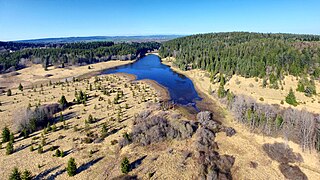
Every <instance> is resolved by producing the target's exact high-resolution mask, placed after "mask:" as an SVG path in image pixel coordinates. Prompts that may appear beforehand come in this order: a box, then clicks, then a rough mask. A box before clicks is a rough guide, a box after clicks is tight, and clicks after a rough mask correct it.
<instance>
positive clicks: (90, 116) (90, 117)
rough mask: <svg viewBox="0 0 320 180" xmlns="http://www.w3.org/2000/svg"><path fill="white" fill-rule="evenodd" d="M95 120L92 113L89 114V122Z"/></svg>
mask: <svg viewBox="0 0 320 180" xmlns="http://www.w3.org/2000/svg"><path fill="white" fill-rule="evenodd" d="M93 122H94V119H93V117H92V115H91V114H89V117H88V123H89V124H91V123H93Z"/></svg>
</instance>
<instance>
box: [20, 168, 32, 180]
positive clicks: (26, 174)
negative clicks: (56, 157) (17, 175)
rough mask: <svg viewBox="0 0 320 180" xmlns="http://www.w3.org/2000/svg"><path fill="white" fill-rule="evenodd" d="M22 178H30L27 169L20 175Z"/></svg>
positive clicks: (25, 179)
mask: <svg viewBox="0 0 320 180" xmlns="http://www.w3.org/2000/svg"><path fill="white" fill-rule="evenodd" d="M21 179H22V180H31V179H32V174H31V172H30V171H28V170H24V171H23V173H22V175H21Z"/></svg>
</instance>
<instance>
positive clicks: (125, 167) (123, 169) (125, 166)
mask: <svg viewBox="0 0 320 180" xmlns="http://www.w3.org/2000/svg"><path fill="white" fill-rule="evenodd" d="M129 171H130V162H129V160H128V158H127V157H125V158H123V160H122V162H121V172H122V173H124V174H128V173H129Z"/></svg>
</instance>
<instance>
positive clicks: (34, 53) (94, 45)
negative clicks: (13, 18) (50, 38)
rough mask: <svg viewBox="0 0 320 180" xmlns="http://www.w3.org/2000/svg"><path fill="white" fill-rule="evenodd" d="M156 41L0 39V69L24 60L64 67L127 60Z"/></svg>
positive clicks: (141, 53)
mask: <svg viewBox="0 0 320 180" xmlns="http://www.w3.org/2000/svg"><path fill="white" fill-rule="evenodd" d="M159 47H160V43H157V42H145V43H114V42H88V43H85V42H79V43H65V44H63V43H60V44H33V43H14V42H0V72H5V71H6V70H7V69H8V68H10V67H15V69H18V68H21V67H23V66H24V65H25V63H26V62H27V61H31V62H33V63H36V64H39V63H41V64H43V66H44V68H46V67H48V66H50V65H59V66H62V67H64V66H65V65H67V64H91V63H95V62H100V61H107V60H111V59H120V60H131V59H135V58H137V57H139V56H141V55H144V54H145V53H146V52H147V51H150V50H154V49H158V48H159Z"/></svg>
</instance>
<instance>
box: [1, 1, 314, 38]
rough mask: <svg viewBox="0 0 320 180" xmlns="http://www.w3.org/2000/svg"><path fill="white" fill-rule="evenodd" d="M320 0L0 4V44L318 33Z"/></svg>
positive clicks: (12, 2)
mask: <svg viewBox="0 0 320 180" xmlns="http://www.w3.org/2000/svg"><path fill="white" fill-rule="evenodd" d="M319 7H320V0H241V1H240V0H153V1H152V0H104V1H102V0H101V1H98V0H87V1H84V0H0V41H1V40H3V41H8V40H21V39H35V38H48V37H68V36H97V35H98V36H107V35H151V34H196V33H205V32H226V31H250V32H287V33H300V34H320V8H319Z"/></svg>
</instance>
